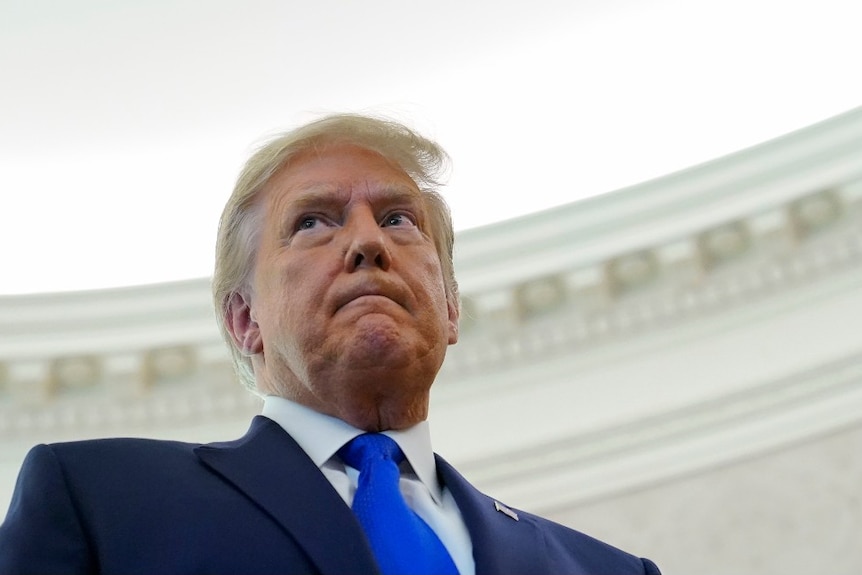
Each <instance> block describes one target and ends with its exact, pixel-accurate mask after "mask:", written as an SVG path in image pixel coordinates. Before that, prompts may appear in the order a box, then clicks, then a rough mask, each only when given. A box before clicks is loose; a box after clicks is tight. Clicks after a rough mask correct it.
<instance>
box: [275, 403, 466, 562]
mask: <svg viewBox="0 0 862 575" xmlns="http://www.w3.org/2000/svg"><path fill="white" fill-rule="evenodd" d="M261 414H262V415H264V416H265V417H268V418H269V419H271V420H273V421H275V422H276V423H277V424H279V425H280V426H281V427H282V428H283V429H284V430H285V431H286V432H287V433H289V434H290V435H291V437H293V439H294V440H296V442H297V443H298V444H299V446H300V447H301V448H302V449H303V451H305V453H306V454H307V455H308V456H309V457H310V458H311V460H312V461H313V462H314V464H315V465H317V467H318V468H320V471H321V472H322V473H323V475H324V477H326V479H327V480H328V481H329V482H330V483H331V484H332V487H334V488H335V490H336V491H337V492H338V494H339V495H340V496H341V498H342V499H344V502H345V503H347V505H348V506H350V505H351V504H352V503H353V494H354V493H355V492H356V485H357V478H358V477H359V471H358V470H356V469H354V468H352V467H350V466H349V465H346V464H345V463H344V462H343V461H342V460H341V458H340V457H338V455H336V452H337V451H338V450H339V449H341V447H342V446H343V445H344V444H345V443H347V442H348V441H350V440H351V439H353V438H354V437H356V436H357V435H361V434H362V433H365V432H364V431H362V430H361V429H357V428H355V427H353V426H351V425H349V424H347V423H345V422H344V421H342V420H340V419H337V418H335V417H330V416H328V415H324V414H322V413H319V412H317V411H314V410H313V409H311V408H308V407H305V406H304V405H300V404H298V403H295V402H293V401H290V400H288V399H284V398H283V397H276V396H274V395H267V396H266V397H265V398H264V404H263V411H262V412H261ZM384 435H388V436H389V437H391V438H392V439H394V440H395V442H396V443H397V444H398V446H399V447H400V448H401V451H403V452H404V456H405V461H404V463H402V464H401V481H400V485H399V486H400V488H401V493H402V494H403V495H404V499H405V500H406V501H407V505H409V506H410V508H411V509H413V511H415V512H416V513H417V514H418V515H419V517H421V518H422V519H423V520H424V521H425V522H426V523H427V524H428V525H429V526H430V527H431V529H433V530H434V532H435V533H436V534H437V536H438V537H439V538H440V541H442V542H443V545H444V546H445V547H446V550H447V551H449V555H451V556H452V560H453V561H454V562H455V566H456V567H458V572H459V573H460V574H461V575H474V574H475V572H476V565H475V563H474V561H473V544H472V542H471V540H470V533H469V532H468V531H467V526H466V525H465V524H464V519H463V517H461V512H460V511H459V510H458V505H457V504H456V503H455V499H454V498H453V497H452V494H451V493H449V490H448V489H446V488H445V487H442V486H441V485H440V482H439V481H438V480H437V466H436V465H435V463H434V452H433V451H432V450H431V433H430V430H429V427H428V422H427V421H423V422H421V423H419V424H417V425H414V426H413V427H411V428H410V429H405V430H401V431H386V432H384Z"/></svg>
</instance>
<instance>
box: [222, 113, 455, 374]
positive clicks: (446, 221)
mask: <svg viewBox="0 0 862 575" xmlns="http://www.w3.org/2000/svg"><path fill="white" fill-rule="evenodd" d="M337 144H351V145H355V146H358V147H360V148H365V149H368V150H371V151H373V152H377V153H378V154H380V155H382V156H383V157H384V158H386V159H388V160H389V161H392V162H395V163H396V164H397V165H398V166H400V167H401V169H402V170H404V171H405V172H406V173H407V174H408V175H409V176H410V177H411V178H412V179H413V181H414V182H416V185H417V186H418V187H419V189H420V190H421V191H422V197H423V199H424V200H425V205H426V208H427V209H428V213H429V215H430V218H429V221H430V230H429V233H430V235H431V237H432V239H433V241H434V245H435V248H436V250H437V255H438V257H439V258H440V265H441V269H442V271H443V281H444V284H445V286H446V296H447V298H448V300H449V302H450V304H452V305H453V306H455V307H456V309H457V308H458V306H459V297H458V283H457V281H456V280H455V270H454V265H453V261H452V251H453V248H454V243H455V233H454V230H453V228H452V217H451V214H450V212H449V207H448V205H447V204H446V201H445V200H444V199H443V197H442V196H441V195H440V194H439V192H438V191H437V189H438V188H439V187H440V186H441V182H440V181H439V180H440V178H441V176H442V173H443V172H444V171H445V169H446V167H447V165H448V159H449V158H448V155H447V154H446V152H445V151H444V150H443V148H441V147H440V146H439V145H438V144H436V143H435V142H433V141H431V140H429V139H427V138H424V137H422V136H420V135H419V134H417V133H416V132H414V131H413V130H411V129H410V128H408V127H407V126H404V125H403V124H400V123H398V122H395V121H393V120H387V119H380V118H373V117H369V116H361V115H357V114H337V115H332V116H326V117H324V118H321V119H319V120H316V121H314V122H311V123H308V124H305V125H303V126H300V127H299V128H296V129H294V130H291V131H289V132H286V133H283V134H281V135H278V136H276V137H275V138H273V139H271V140H270V141H268V142H267V143H265V144H264V145H263V146H261V147H260V148H259V149H258V150H257V151H256V152H255V153H254V154H253V155H252V156H251V157H250V158H249V159H248V161H247V162H246V164H245V166H244V167H243V169H242V171H241V172H240V174H239V177H238V178H237V181H236V185H235V186H234V189H233V193H232V194H231V196H230V198H229V199H228V201H227V204H226V205H225V207H224V211H223V212H222V216H221V220H220V221H219V229H218V239H217V241H216V258H215V271H214V273H213V281H212V289H213V300H214V303H215V309H216V320H217V322H218V326H219V330H220V331H221V334H222V337H223V338H224V340H225V341H226V342H227V344H228V346H229V347H230V350H231V354H232V355H233V363H234V367H235V368H236V372H237V375H238V376H239V379H240V381H241V382H242V383H243V384H244V385H245V386H246V387H248V388H249V389H251V390H255V388H256V385H255V379H254V372H253V370H252V365H251V358H250V357H248V356H246V355H244V354H243V353H242V352H241V351H240V350H239V349H238V348H237V347H236V345H235V344H234V341H233V339H232V338H231V335H230V333H229V332H228V330H227V327H226V325H225V317H226V314H227V313H228V305H229V302H230V300H231V297H232V296H233V294H235V293H237V292H242V291H244V290H246V289H247V288H248V287H249V281H250V279H251V274H252V270H253V267H254V261H255V257H256V253H257V245H258V241H259V232H260V221H259V218H260V210H257V209H255V208H256V206H257V205H258V201H257V200H258V198H259V196H260V194H261V192H262V191H263V190H264V189H265V188H266V185H267V184H268V183H269V182H270V180H271V179H272V178H273V176H274V175H275V174H276V173H277V172H278V171H279V170H281V169H282V168H284V167H285V166H286V165H288V164H289V163H290V161H291V159H292V158H294V157H295V156H296V155H298V154H299V153H300V152H303V151H306V150H309V149H314V150H320V149H321V148H325V147H327V146H330V145H337Z"/></svg>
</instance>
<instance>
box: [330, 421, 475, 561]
mask: <svg viewBox="0 0 862 575" xmlns="http://www.w3.org/2000/svg"><path fill="white" fill-rule="evenodd" d="M338 455H339V456H341V459H343V460H344V461H345V462H346V463H347V464H348V465H350V466H351V467H353V468H355V469H358V470H359V485H358V487H357V488H356V495H354V497H353V513H354V514H356V518H357V519H359V523H360V524H361V525H362V528H363V529H364V530H365V535H366V536H367V537H368V541H369V542H370V543H371V550H372V551H373V552H374V556H375V557H376V558H377V564H378V565H379V567H380V571H381V573H383V574H384V575H445V574H447V573H451V574H457V573H458V568H457V567H455V563H454V562H453V561H452V557H450V556H449V553H448V552H447V551H446V548H445V547H444V546H443V543H442V542H441V541H440V539H439V538H438V537H437V535H436V534H435V533H434V531H433V530H432V529H431V528H430V527H428V524H427V523H425V522H424V521H423V520H422V518H421V517H419V516H418V515H416V513H414V512H413V510H411V509H410V508H409V507H408V506H407V503H406V502H405V501H404V497H403V496H402V495H401V490H400V489H399V488H398V480H399V477H400V472H399V471H398V464H399V463H401V461H403V460H404V454H403V453H402V452H401V449H400V448H399V447H398V444H397V443H395V441H393V440H392V439H390V438H389V437H387V436H385V435H382V434H379V433H366V434H364V435H360V436H358V437H355V438H354V439H352V440H351V441H350V442H348V443H347V444H346V445H345V446H344V447H342V448H341V449H340V450H339V451H338Z"/></svg>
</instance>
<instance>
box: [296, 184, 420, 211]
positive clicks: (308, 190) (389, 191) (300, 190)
mask: <svg viewBox="0 0 862 575" xmlns="http://www.w3.org/2000/svg"><path fill="white" fill-rule="evenodd" d="M347 192H348V190H347V189H346V188H345V187H343V186H340V185H337V184H329V183H319V182H310V183H308V184H300V185H299V186H296V187H294V189H293V193H292V194H291V195H292V196H293V198H292V199H291V200H289V203H290V205H291V206H298V207H299V208H300V209H301V208H304V207H312V206H319V205H321V204H324V205H326V204H339V203H342V198H341V195H342V194H343V193H347ZM377 196H380V200H381V201H386V202H390V203H408V202H414V201H416V200H421V199H422V192H420V191H419V190H416V189H414V188H411V187H409V186H406V185H403V184H389V185H383V186H381V187H379V188H377V189H375V190H374V192H373V193H372V196H371V197H372V202H374V201H375V199H376V197H377Z"/></svg>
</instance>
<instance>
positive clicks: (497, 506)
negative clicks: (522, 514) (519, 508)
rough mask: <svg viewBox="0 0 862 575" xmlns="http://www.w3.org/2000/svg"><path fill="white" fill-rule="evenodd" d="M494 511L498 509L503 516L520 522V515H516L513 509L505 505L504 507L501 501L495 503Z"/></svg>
mask: <svg viewBox="0 0 862 575" xmlns="http://www.w3.org/2000/svg"><path fill="white" fill-rule="evenodd" d="M494 509H496V510H497V511H499V512H500V513H502V514H503V515H507V516H509V517H511V518H512V519H514V520H515V521H517V520H518V514H517V513H515V512H514V511H512V510H511V509H509V508H508V507H506V506H505V505H503V504H502V503H500V502H499V501H494Z"/></svg>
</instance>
